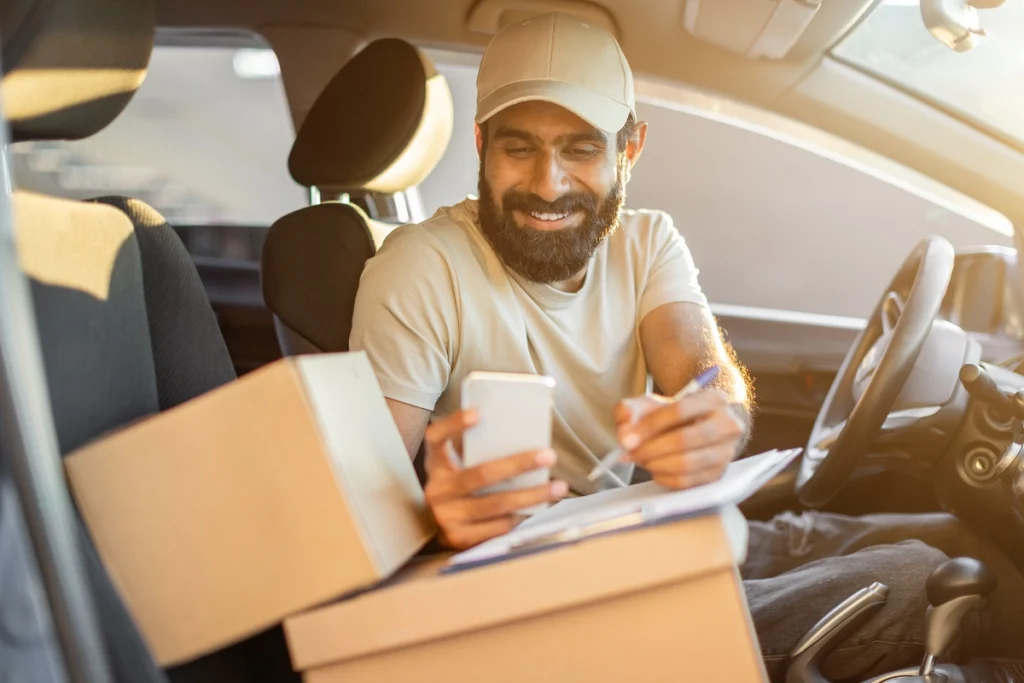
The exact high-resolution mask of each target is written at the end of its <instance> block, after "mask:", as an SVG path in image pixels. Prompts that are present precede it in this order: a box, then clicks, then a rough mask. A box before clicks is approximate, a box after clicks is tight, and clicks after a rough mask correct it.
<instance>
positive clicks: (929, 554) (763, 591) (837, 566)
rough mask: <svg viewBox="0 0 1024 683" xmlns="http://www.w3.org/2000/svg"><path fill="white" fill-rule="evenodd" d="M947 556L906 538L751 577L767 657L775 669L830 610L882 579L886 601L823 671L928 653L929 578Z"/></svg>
mask: <svg viewBox="0 0 1024 683" xmlns="http://www.w3.org/2000/svg"><path fill="white" fill-rule="evenodd" d="M945 560H946V556H945V555H944V554H943V553H942V552H940V551H939V550H936V549H934V548H931V547H929V546H927V545H925V544H924V543H921V542H920V541H903V542H901V543H895V544H892V545H883V546H875V547H871V548H865V549H864V550H860V551H858V552H855V553H852V554H850V555H845V556H841V557H828V558H822V559H819V560H816V561H814V562H810V563H808V564H806V565H803V566H801V567H798V568H796V569H794V570H792V571H789V572H786V573H785V574H782V575H780V576H777V577H773V578H769V579H762V580H755V581H747V582H745V586H746V589H747V599H748V602H749V604H750V609H751V614H752V615H753V618H754V624H755V626H756V627H757V631H758V636H759V638H760V639H761V646H762V651H763V652H764V654H765V657H766V660H767V661H768V662H769V664H770V665H771V666H772V668H774V669H777V668H778V661H779V659H780V658H784V656H785V655H786V654H788V653H789V652H790V651H791V650H792V648H793V647H794V646H795V645H796V643H797V642H799V640H800V638H802V637H803V635H804V634H805V633H806V632H807V631H808V630H809V629H810V628H811V627H812V626H813V625H814V624H815V623H816V622H817V621H818V620H819V619H820V618H821V617H823V616H824V615H825V614H826V613H828V612H829V610H831V609H832V608H833V607H835V606H836V605H838V604H839V603H840V602H842V601H843V600H845V599H846V598H847V597H849V596H850V595H852V594H853V593H854V592H856V591H858V590H860V589H861V588H864V587H865V586H868V585H870V584H871V583H872V582H874V581H878V582H881V583H883V584H885V585H886V586H888V587H889V598H888V601H887V602H886V605H885V606H884V607H883V608H882V609H881V610H879V612H878V613H877V614H875V615H874V616H873V617H872V618H871V619H870V620H868V622H867V623H865V624H864V625H863V626H862V627H861V628H860V629H858V630H857V631H856V632H854V633H853V634H851V635H850V637H849V638H848V639H847V640H846V642H845V643H842V644H841V645H840V646H839V647H838V648H837V649H836V651H835V652H833V654H832V655H831V656H830V657H829V658H828V660H827V661H826V663H825V670H826V672H827V674H828V675H829V676H830V677H835V678H846V677H854V676H860V675H869V674H871V673H873V672H876V671H887V670H892V669H895V668H899V667H901V666H906V665H907V664H909V663H911V662H912V661H913V660H915V659H916V658H918V657H920V655H921V652H922V644H923V642H924V615H925V610H926V609H927V607H928V602H927V598H926V597H925V581H926V580H927V578H928V575H929V574H930V573H931V572H932V571H933V570H934V569H935V568H936V567H937V566H939V565H940V564H941V563H942V562H944V561H945ZM772 661H774V662H775V664H774V665H772V664H771V662H772Z"/></svg>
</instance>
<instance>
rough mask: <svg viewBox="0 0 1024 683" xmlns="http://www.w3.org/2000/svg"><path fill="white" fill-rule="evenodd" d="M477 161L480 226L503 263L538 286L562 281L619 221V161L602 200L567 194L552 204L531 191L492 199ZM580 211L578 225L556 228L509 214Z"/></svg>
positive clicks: (622, 180) (576, 270)
mask: <svg viewBox="0 0 1024 683" xmlns="http://www.w3.org/2000/svg"><path fill="white" fill-rule="evenodd" d="M483 161H484V160H483V159H481V163H480V180H479V193H480V215H479V217H480V229H481V231H482V232H483V234H484V236H485V237H487V240H488V241H489V242H490V243H491V246H492V247H493V248H494V251H495V252H496V253H497V254H498V257H499V258H500V259H501V260H502V262H503V263H504V264H505V266H506V267H508V268H511V269H512V270H513V271H515V272H516V273H519V275H521V276H523V277H525V278H526V279H528V280H532V281H534V282H539V283H542V284H551V283H552V282H564V281H565V280H569V279H571V278H572V277H573V276H574V275H576V274H577V273H579V272H581V271H582V270H583V269H584V268H586V266H587V264H588V263H589V262H590V259H591V257H592V256H593V255H594V252H595V251H597V248H598V247H599V246H600V245H601V242H603V241H604V240H605V239H606V238H607V237H608V236H609V235H611V234H612V233H613V232H614V231H615V228H616V227H617V226H618V222H619V211H620V210H621V209H622V205H623V202H624V201H625V191H624V190H625V178H624V176H625V167H624V165H623V164H621V163H620V164H619V168H618V169H617V171H616V174H615V176H616V177H615V185H613V186H612V189H611V190H610V191H609V192H608V194H607V195H605V197H604V198H603V199H600V200H599V199H598V197H597V196H596V195H593V194H591V193H588V192H569V193H567V194H564V195H562V196H561V197H559V198H558V199H556V200H555V201H553V202H546V201H544V200H543V199H541V198H540V197H538V196H537V195H535V194H531V193H525V192H519V191H517V190H508V191H506V192H505V194H504V196H503V197H502V198H501V205H500V206H499V205H498V203H497V202H496V201H495V200H494V194H493V192H491V186H490V183H488V182H487V179H486V178H484V171H483V169H484V163H483ZM516 210H519V211H521V212H523V213H535V214H538V213H539V214H543V213H553V214H563V213H573V212H579V213H582V214H583V218H582V220H581V221H580V223H579V224H578V225H576V226H573V227H571V228H561V229H559V230H538V229H536V228H531V227H530V226H528V225H520V224H519V223H518V222H517V221H516V219H515V218H514V217H513V214H512V212H513V211H516Z"/></svg>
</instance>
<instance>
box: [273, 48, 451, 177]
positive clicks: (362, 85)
mask: <svg viewBox="0 0 1024 683" xmlns="http://www.w3.org/2000/svg"><path fill="white" fill-rule="evenodd" d="M453 122H454V108H453V105H452V96H451V92H450V91H449V89H448V83H447V81H445V78H444V76H442V75H441V74H440V73H438V72H437V70H436V69H435V68H434V66H433V64H432V63H431V62H430V60H429V58H427V56H426V55H424V54H423V53H422V52H421V51H420V50H418V49H416V48H415V47H414V46H412V45H410V44H409V43H407V42H405V41H404V40H399V39H396V38H385V39H381V40H375V41H373V42H372V43H370V44H369V45H367V46H366V47H365V48H363V50H362V51H360V52H359V53H358V54H357V55H356V56H354V57H353V58H352V59H350V60H349V61H348V62H347V63H346V64H345V65H344V66H343V67H342V68H341V70H340V71H339V72H338V74H337V75H336V76H335V77H334V78H333V79H332V80H331V81H330V83H328V84H327V87H325V88H324V90H323V92H321V93H320V96H319V97H318V98H317V100H316V102H315V103H314V104H313V108H312V109H311V110H310V111H309V114H307V115H306V119H305V121H304V122H303V123H302V127H301V129H300V130H299V133H298V135H297V136H296V138H295V143H294V144H293V145H292V151H291V155H290V156H289V157H288V169H289V171H290V172H291V174H292V177H293V178H294V179H295V181H296V182H298V183H299V184H300V185H305V186H306V187H316V188H318V189H320V190H326V191H330V192H356V191H371V192H382V193H396V192H402V191H404V190H407V189H409V188H410V187H413V186H415V185H418V184H419V183H420V182H422V181H423V179H424V178H426V177H427V176H428V175H429V174H430V172H431V171H432V170H433V169H434V167H435V166H436V165H437V163H438V162H439V161H440V160H441V156H442V155H443V154H444V151H445V149H446V148H447V147H448V142H449V140H450V139H451V135H452V127H453Z"/></svg>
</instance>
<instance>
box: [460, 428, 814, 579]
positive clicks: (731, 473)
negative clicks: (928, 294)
mask: <svg viewBox="0 0 1024 683" xmlns="http://www.w3.org/2000/svg"><path fill="white" fill-rule="evenodd" d="M801 451H802V449H800V448H793V449H789V450H784V451H779V450H772V451H767V452H765V453H761V454H759V455H756V456H751V457H749V458H744V459H743V460H737V461H736V462H733V463H731V464H730V465H729V467H728V468H727V469H726V472H725V474H724V475H723V476H722V478H721V479H719V480H718V481H715V482H711V483H710V484H704V485H703V486H697V487H694V488H692V489H687V490H685V491H672V490H669V489H666V488H664V487H663V486H660V485H658V484H656V483H654V482H645V483H643V484H636V485H634V486H628V487H626V488H618V489H611V490H608V491H602V492H601V493H595V494H592V495H589V496H583V497H579V498H570V499H567V500H563V501H561V502H560V503H558V504H557V505H554V506H552V507H551V508H549V509H548V510H545V511H544V512H541V513H539V514H537V515H534V516H533V517H532V518H530V519H529V520H527V521H525V522H523V523H522V524H520V525H519V526H518V527H517V528H516V529H514V530H513V531H511V532H509V533H508V534H505V535H504V536H499V537H497V538H493V539H491V540H490V541H486V542H485V543H482V544H480V545H478V546H476V547H475V548H470V549H469V550H466V551H464V552H462V553H459V554H457V555H454V556H453V557H452V558H451V559H450V560H449V564H450V565H460V564H470V563H477V562H484V561H488V560H495V559H499V558H501V557H502V556H504V555H508V554H510V553H512V552H514V551H515V550H516V549H517V548H519V547H522V546H523V545H524V544H530V543H532V542H537V541H538V540H543V539H544V538H546V537H548V536H557V535H559V534H562V533H564V532H569V531H573V530H579V532H580V534H582V535H583V536H585V535H587V529H588V528H593V529H594V532H595V533H600V532H601V530H602V529H604V528H607V526H608V525H609V523H611V524H614V520H616V519H619V518H624V519H629V520H636V522H635V523H632V525H633V526H638V525H639V524H642V523H652V522H657V521H658V520H662V519H668V518H673V517H681V516H685V515H688V514H697V513H700V512H705V511H710V510H714V509H717V508H720V507H723V506H728V505H737V504H739V503H741V502H742V501H744V500H745V499H746V498H748V497H749V496H750V495H752V494H753V493H754V492H755V491H757V490H758V489H759V488H761V487H762V486H764V485H765V484H766V483H767V482H768V481H769V480H770V479H771V478H772V477H774V476H775V475H776V474H778V473H779V472H781V471H782V470H783V469H784V468H785V467H786V466H787V465H788V464H789V463H790V462H792V460H793V459H794V458H795V457H796V456H797V455H799V454H800V452H801Z"/></svg>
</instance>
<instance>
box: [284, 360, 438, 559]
mask: <svg viewBox="0 0 1024 683" xmlns="http://www.w3.org/2000/svg"><path fill="white" fill-rule="evenodd" d="M297 364H298V368H299V372H300V373H302V378H303V384H304V385H305V387H306V393H307V395H308V397H309V399H310V405H311V407H312V409H313V413H314V415H315V416H316V419H317V422H318V423H319V425H320V433H321V435H322V437H323V440H324V444H325V445H326V446H327V450H328V451H329V452H330V454H331V462H332V465H333V467H334V470H335V473H336V474H337V480H338V484H339V486H341V487H342V488H343V489H344V490H345V498H346V500H348V501H350V506H349V507H350V508H351V509H352V513H353V515H354V516H355V517H356V522H357V526H358V528H359V530H360V533H361V535H362V537H363V542H364V543H366V545H367V548H369V549H370V551H371V554H372V557H373V560H374V563H375V564H376V566H377V570H378V571H379V572H380V574H381V575H383V576H387V575H390V574H391V573H392V572H394V571H395V570H396V569H398V567H400V566H401V565H402V564H404V563H405V562H406V561H408V559H409V558H410V557H411V556H412V554H413V553H414V552H415V550H413V551H412V552H410V548H413V549H416V550H418V549H419V548H421V547H422V546H423V545H424V544H425V543H426V542H427V541H428V540H429V539H430V537H431V536H432V535H433V534H434V531H435V527H434V525H433V522H432V519H431V517H430V514H429V512H428V511H427V507H426V502H425V500H424V497H423V489H422V487H421V486H420V482H419V479H417V477H416V470H415V468H414V467H413V464H412V460H411V459H410V458H409V453H408V451H406V448H405V443H404V442H403V441H402V435H401V434H400V433H399V431H398V427H397V426H396V425H395V421H394V419H393V418H392V417H391V411H390V410H389V409H388V406H387V403H386V402H385V400H384V394H383V393H382V392H381V390H380V385H379V384H378V382H377V377H376V375H375V374H374V372H373V367H372V366H371V365H370V361H369V359H368V358H367V356H366V354H365V353H363V352H357V353H345V354H324V355H315V356H303V357H301V358H299V359H298V361H297Z"/></svg>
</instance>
